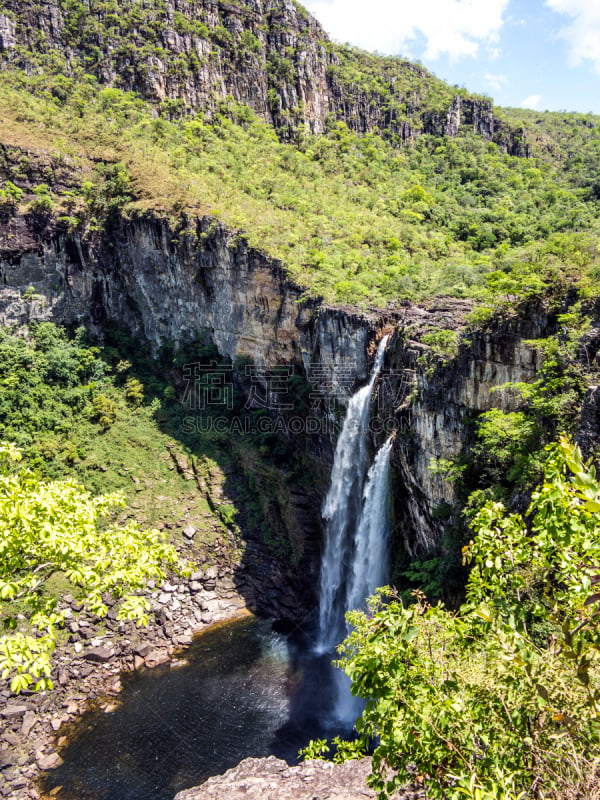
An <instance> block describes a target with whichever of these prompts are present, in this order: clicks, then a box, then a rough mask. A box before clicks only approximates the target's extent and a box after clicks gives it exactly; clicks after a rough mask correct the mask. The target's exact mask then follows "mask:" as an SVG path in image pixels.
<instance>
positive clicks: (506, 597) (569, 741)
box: [341, 438, 600, 800]
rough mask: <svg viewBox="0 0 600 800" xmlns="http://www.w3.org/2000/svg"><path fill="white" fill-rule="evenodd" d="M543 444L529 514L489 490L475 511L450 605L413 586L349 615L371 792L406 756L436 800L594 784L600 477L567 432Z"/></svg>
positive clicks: (599, 733) (555, 791)
mask: <svg viewBox="0 0 600 800" xmlns="http://www.w3.org/2000/svg"><path fill="white" fill-rule="evenodd" d="M548 450H549V454H548V459H547V461H546V464H545V470H544V481H543V483H542V485H541V486H540V487H539V488H538V489H537V491H536V492H535V493H534V494H533V496H532V501H531V506H530V508H529V511H528V515H527V517H526V518H523V517H522V516H521V515H519V514H508V513H507V512H506V509H505V508H504V507H503V506H502V504H499V503H488V504H487V505H485V506H484V507H483V508H482V509H481V511H480V512H479V513H478V515H477V517H476V518H475V521H474V525H473V528H474V531H475V533H476V536H475V538H474V540H473V541H472V542H471V543H470V544H469V545H468V546H467V547H466V548H465V550H464V555H465V559H466V560H468V561H469V562H470V563H471V564H472V570H471V573H470V577H469V580H468V585H467V599H466V602H465V604H464V605H463V607H462V608H461V610H460V612H459V613H458V614H452V613H450V612H448V611H447V610H445V609H444V608H443V607H442V606H441V605H438V606H435V607H432V606H431V605H429V604H428V603H427V601H426V599H425V597H424V595H422V594H421V593H417V596H416V603H415V604H414V605H412V606H409V607H405V606H404V605H403V604H402V603H401V602H399V601H398V599H397V598H395V597H393V596H392V597H391V600H390V601H389V602H388V601H387V600H386V599H385V593H381V594H380V596H379V597H378V598H375V599H373V600H372V602H371V606H370V613H368V614H365V613H362V612H353V613H352V614H351V621H352V623H353V624H354V626H355V628H354V631H353V633H352V634H351V635H350V636H349V637H348V638H347V639H346V641H345V642H344V644H343V646H342V654H343V655H342V660H341V664H342V665H343V666H344V668H345V670H346V672H347V673H348V675H349V676H350V678H351V679H352V691H353V693H354V694H356V695H358V696H360V697H363V698H365V699H366V700H367V704H366V709H365V711H364V713H363V715H362V717H361V718H360V719H359V720H358V722H357V730H358V731H359V733H360V735H361V738H362V740H363V744H365V745H366V744H367V743H369V742H372V741H375V742H376V743H377V745H376V747H375V750H374V756H373V774H372V776H371V778H370V782H371V785H372V786H373V787H374V788H375V789H376V790H377V791H378V793H379V797H380V798H384V797H386V796H388V795H389V794H391V793H392V791H393V790H394V789H396V788H398V787H399V786H401V785H402V784H403V783H404V782H405V781H406V780H407V779H408V778H409V777H410V767H409V765H410V763H412V764H416V766H417V769H418V773H419V774H420V775H421V776H423V779H424V781H425V783H426V787H427V796H428V797H429V798H432V799H435V798H459V797H471V798H479V799H480V800H492V798H493V799H494V800H498V799H499V798H505V800H509V798H515V797H525V796H527V797H535V798H544V797H560V798H567V797H568V798H576V797H582V798H583V797H586V798H588V797H590V796H592V795H593V792H594V791H596V792H597V791H598V789H599V787H600V771H599V769H598V762H599V759H598V742H599V737H600V714H599V712H600V688H599V677H600V626H599V623H600V609H599V605H598V604H599V603H600V593H599V592H596V591H595V590H594V586H595V585H596V584H600V537H598V533H597V525H598V512H600V483H599V482H598V479H597V477H596V473H595V470H594V467H593V466H591V465H590V464H589V463H587V464H586V463H584V461H583V459H582V455H581V452H580V451H579V449H578V448H577V447H575V446H574V445H573V444H571V443H570V442H569V441H568V440H567V439H566V438H561V439H560V441H559V442H558V443H557V444H554V445H552V446H550V447H549V448H548ZM526 519H527V520H530V521H529V523H527V522H526ZM388 594H389V592H388ZM593 796H596V795H593Z"/></svg>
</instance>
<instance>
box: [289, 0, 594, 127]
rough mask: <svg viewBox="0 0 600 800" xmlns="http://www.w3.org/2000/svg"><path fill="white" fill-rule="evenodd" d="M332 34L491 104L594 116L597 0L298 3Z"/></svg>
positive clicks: (345, 0) (319, 0)
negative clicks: (411, 62)
mask: <svg viewBox="0 0 600 800" xmlns="http://www.w3.org/2000/svg"><path fill="white" fill-rule="evenodd" d="M303 5H304V6H306V8H307V9H308V10H309V11H310V12H311V13H312V14H313V15H314V16H315V17H316V18H317V19H318V20H319V21H320V22H321V24H322V25H323V27H324V28H325V30H326V31H327V32H328V33H329V34H330V36H331V37H332V38H333V39H334V40H335V41H339V42H350V43H351V44H355V45H357V46H359V47H362V48H364V49H366V50H370V51H378V52H381V53H387V54H393V55H400V56H403V57H407V58H411V59H418V60H420V61H421V62H422V63H423V65H424V66H425V67H427V68H428V69H430V70H431V71H432V72H434V73H435V74H436V75H437V76H438V77H439V78H443V79H444V80H446V81H448V82H449V83H451V84H458V86H464V87H465V88H467V89H468V90H469V91H472V92H479V93H483V94H487V95H489V96H490V97H492V98H493V99H494V101H495V103H496V104H498V105H502V106H517V107H518V106H521V107H524V108H535V109H539V110H541V111H543V110H546V109H548V110H551V111H559V110H566V111H582V112H587V111H593V112H594V113H596V114H600V0H369V1H368V2H365V0H303Z"/></svg>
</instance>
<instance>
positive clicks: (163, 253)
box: [0, 214, 595, 571]
mask: <svg viewBox="0 0 600 800" xmlns="http://www.w3.org/2000/svg"><path fill="white" fill-rule="evenodd" d="M10 225H12V226H13V227H12V230H13V231H14V230H16V231H18V233H19V235H18V236H16V237H13V239H11V240H10V241H12V242H13V244H12V246H10V245H9V244H8V241H9V239H8V238H7V236H6V235H5V236H4V238H3V237H2V230H0V244H1V248H0V322H1V323H2V324H3V325H5V326H8V327H17V328H18V327H23V326H25V325H26V324H27V323H28V322H30V321H32V320H35V319H48V320H52V321H54V322H58V323H64V324H70V325H73V324H85V325H87V326H88V327H89V328H90V329H91V330H92V331H94V332H95V333H97V334H99V335H101V334H102V330H103V327H104V326H105V325H106V324H107V323H108V322H109V321H111V320H117V321H118V322H119V324H120V325H122V326H124V327H125V328H127V329H128V330H129V331H130V332H131V333H132V334H133V335H135V336H138V337H139V338H140V339H141V340H144V341H147V342H148V346H149V348H150V349H151V350H152V351H154V352H156V351H158V349H159V348H160V346H161V345H163V344H167V343H170V344H175V345H177V344H180V343H182V342H184V341H186V340H191V339H194V338H198V337H200V338H202V339H204V340H205V341H206V342H207V343H212V344H214V345H216V347H217V349H218V350H219V353H220V354H221V355H222V356H224V357H225V358H227V359H229V361H230V362H231V364H232V365H234V366H235V365H236V364H247V363H252V365H253V367H254V369H255V372H256V374H257V375H258V378H259V380H260V377H261V374H264V375H265V376H266V375H267V374H268V372H269V370H271V369H272V368H273V367H281V366H287V367H289V368H290V369H292V370H293V371H295V372H296V373H297V374H298V375H301V376H302V377H303V378H304V379H305V380H309V379H310V380H313V384H312V387H313V389H315V390H316V392H317V393H318V394H319V396H320V397H321V398H322V399H323V400H324V404H323V406H322V407H320V408H319V409H318V410H317V411H316V412H315V414H316V415H317V416H318V415H319V414H320V415H321V416H322V417H323V418H326V417H327V416H328V415H329V417H331V415H332V414H333V412H334V411H335V408H336V406H338V407H339V405H344V404H345V403H346V402H347V399H348V397H349V396H350V394H351V393H352V392H353V391H354V389H355V388H356V387H357V386H358V385H360V384H363V383H364V382H365V381H366V380H367V377H368V374H369V370H370V363H371V360H372V357H373V355H374V347H375V343H376V341H377V340H378V339H379V338H380V337H381V335H383V332H384V331H385V332H393V336H392V337H391V340H390V343H389V345H388V350H387V355H386V362H385V367H384V370H383V372H382V376H381V379H380V381H379V384H378V389H377V393H376V396H375V400H374V407H373V413H372V418H373V419H372V425H373V431H372V444H373V447H376V446H378V445H380V444H381V442H382V440H383V439H384V438H385V437H386V436H387V435H388V434H389V432H391V431H392V430H394V431H397V433H396V438H395V443H394V450H393V459H394V464H395V466H396V470H397V474H398V475H399V476H400V479H399V480H398V481H397V486H396V496H395V506H396V518H397V521H398V525H399V527H400V529H401V531H402V536H403V538H404V541H405V546H406V548H407V549H408V550H409V551H410V552H414V551H416V550H418V549H421V548H426V547H430V546H432V545H433V544H434V543H435V542H436V541H437V540H438V538H439V535H440V531H441V523H440V522H439V521H438V520H436V518H435V509H436V508H438V507H439V506H440V505H441V504H442V503H452V502H454V501H455V500H456V497H455V494H454V485H453V483H452V482H451V481H448V480H445V479H444V477H443V476H442V475H439V474H435V473H434V472H432V471H431V469H430V466H431V462H432V461H436V460H440V459H447V460H452V459H455V458H457V457H458V456H459V455H460V454H461V453H462V452H464V450H465V448H468V446H469V442H470V437H472V431H473V425H472V422H473V419H474V418H475V417H476V415H477V414H479V413H481V412H482V411H486V410H488V409H489V408H491V407H494V406H495V407H499V408H503V409H510V408H512V407H513V406H514V404H515V399H514V396H513V395H512V394H511V393H510V392H507V391H497V387H499V386H502V385H503V384H505V383H507V382H510V381H524V382H531V381H533V380H535V378H536V375H537V370H538V368H539V363H538V355H537V354H536V351H535V349H534V347H533V346H531V345H529V344H527V340H529V339H533V338H536V337H540V336H547V335H549V334H550V333H552V332H553V330H554V328H555V326H556V321H555V319H554V318H550V317H548V315H546V314H545V313H543V311H541V310H539V309H537V310H536V309H532V310H529V311H527V310H526V312H525V313H521V314H515V315H512V316H511V317H510V318H508V319H506V320H505V321H503V322H501V323H498V322H496V323H495V324H494V325H491V326H488V327H487V328H486V329H482V330H478V329H473V330H470V331H469V333H468V338H464V339H463V340H462V344H461V345H460V348H459V351H458V354H457V356H456V357H455V358H453V359H452V360H451V361H450V362H444V361H443V360H442V359H440V358H439V357H435V356H434V355H432V351H431V349H430V348H428V347H427V346H426V345H424V344H423V342H422V341H420V339H421V338H422V335H423V333H426V332H428V331H431V330H438V329H440V328H442V329H443V328H446V329H450V330H453V331H457V332H460V331H462V330H463V329H464V328H465V318H466V316H467V314H468V312H469V311H470V308H471V306H470V304H469V303H468V302H466V301H456V300H446V301H437V302H436V303H432V304H430V306H429V307H427V308H423V307H419V306H415V305H407V306H404V307H400V308H398V309H396V310H393V311H391V310H388V311H386V312H384V311H375V310H373V311H361V310H357V309H352V308H327V307H323V306H322V305H321V304H320V303H319V302H318V301H317V300H314V299H313V300H306V299H305V298H303V294H302V290H301V288H300V287H298V286H297V285H295V284H294V283H293V282H292V281H290V279H289V278H288V277H287V276H286V273H285V270H284V269H283V267H282V265H281V264H279V263H278V262H276V261H273V260H272V259H269V258H268V257H266V256H265V255H264V254H262V253H260V252H258V251H256V250H254V249H252V248H250V247H248V245H247V244H246V243H245V241H244V239H243V237H240V236H239V235H234V234H232V233H231V232H229V231H227V230H226V229H225V228H224V227H223V226H222V224H220V223H218V222H215V221H214V220H210V219H208V218H201V219H187V218H181V220H180V222H179V225H178V227H177V229H176V230H174V229H172V228H171V227H170V226H169V224H168V222H167V221H166V220H165V219H161V218H160V217H158V216H156V215H152V214H148V215H146V216H142V217H138V218H136V219H131V220H123V219H119V220H117V221H115V222H114V223H113V224H112V226H111V227H110V229H109V230H107V232H106V234H105V235H103V236H100V237H98V238H97V239H96V240H95V241H94V242H90V241H82V240H81V239H80V238H79V236H78V235H77V234H68V233H66V232H64V231H60V230H46V231H45V233H44V234H43V235H40V234H39V233H36V231H35V229H34V227H32V226H33V221H32V219H30V218H28V219H24V218H16V219H14V218H13V219H12V220H11V221H10ZM1 227H2V226H0V228H1ZM2 243H3V244H2ZM11 247H12V249H11ZM594 398H595V395H594V396H593V397H592V399H591V400H590V402H589V403H588V405H589V406H590V409H591V410H590V412H589V414H588V416H589V415H590V414H592V415H593V413H595V412H594V411H593V408H592V405H593V402H595V400H594ZM592 401H593V402H592ZM594 408H595V406H594ZM330 421H331V420H330ZM337 430H338V425H337V424H334V425H332V426H329V427H328V428H327V433H326V434H325V435H320V436H318V437H317V440H318V441H317V443H316V444H315V447H314V452H315V458H316V459H317V461H318V462H319V468H320V469H321V470H322V471H323V474H327V470H328V468H329V466H330V464H331V458H332V452H333V441H334V438H335V432H336V431H337ZM326 488H327V487H326V486H323V487H322V491H323V493H324V492H325V491H326ZM297 500H298V509H296V511H297V512H298V514H299V515H300V516H304V517H305V521H304V525H303V533H301V535H302V536H306V537H308V538H310V539H312V547H313V556H312V560H313V561H314V560H315V559H318V552H317V551H318V537H319V536H320V533H319V531H318V530H312V533H311V532H309V530H308V529H309V528H311V526H312V527H313V528H318V527H319V522H318V514H317V513H316V511H315V513H314V514H312V515H311V514H307V512H306V508H304V510H303V508H302V507H303V506H304V507H306V497H304V496H299V497H298V498H297ZM317 510H318V507H317ZM311 569H313V571H314V564H313V566H312V568H311Z"/></svg>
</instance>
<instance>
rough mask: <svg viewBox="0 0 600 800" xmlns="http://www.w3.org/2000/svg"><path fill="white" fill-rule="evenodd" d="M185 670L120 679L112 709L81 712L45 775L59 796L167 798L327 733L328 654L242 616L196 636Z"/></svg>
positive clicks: (79, 799) (289, 754) (291, 756)
mask: <svg viewBox="0 0 600 800" xmlns="http://www.w3.org/2000/svg"><path fill="white" fill-rule="evenodd" d="M185 657H186V658H187V660H188V661H189V665H188V666H183V667H179V668H177V669H171V668H170V667H169V666H168V665H165V666H164V667H158V668H156V669H154V670H148V671H145V672H143V673H141V674H132V675H126V676H123V691H122V693H121V695H120V696H119V707H118V709H117V710H115V711H113V712H112V713H109V714H106V713H102V712H88V713H86V714H85V715H84V716H83V717H82V719H81V722H80V723H79V724H78V727H77V730H76V732H75V733H74V735H73V737H72V739H71V741H70V743H69V744H68V745H67V746H66V748H64V750H63V751H62V752H61V756H62V758H63V759H64V764H63V765H62V766H60V767H59V768H58V769H55V770H53V771H52V772H51V773H48V775H47V776H46V781H45V784H44V789H45V790H46V791H50V790H52V789H54V788H56V787H57V786H61V787H62V789H61V790H60V791H59V792H58V794H57V795H56V796H57V798H58V799H59V800H171V799H172V798H173V797H174V795H175V794H176V793H177V792H178V791H181V789H185V788H188V787H190V786H194V785H197V784H198V783H201V782H202V781H204V780H206V778H208V777H210V776H211V775H217V774H220V773H222V772H224V771H225V770H227V769H229V768H230V767H232V766H234V765H235V764H237V763H238V762H239V761H241V760H242V759H243V758H247V757H248V756H267V755H276V756H278V757H280V758H284V759H285V760H286V761H288V763H295V762H296V761H297V754H298V749H299V748H300V747H303V746H305V745H306V744H307V743H308V741H309V740H310V739H311V738H317V737H324V736H330V735H332V733H333V734H335V732H340V731H332V730H331V726H330V725H329V724H328V723H327V720H328V719H329V718H330V716H331V703H332V700H331V697H332V682H333V675H332V668H331V667H330V666H329V663H330V656H321V657H317V656H315V655H312V654H311V652H310V648H309V647H308V646H307V643H306V642H305V641H303V640H302V638H301V637H298V636H284V635H282V634H278V633H275V632H274V631H273V630H272V626H271V624H270V623H269V622H267V621H264V620H263V621H261V620H257V619H254V618H250V619H244V620H241V621H238V622H235V623H232V624H229V625H226V626H223V627H220V628H217V629H215V630H212V631H209V632H207V633H205V634H204V635H202V636H200V637H199V638H198V639H197V640H196V641H195V642H194V644H192V645H191V647H190V648H188V650H187V651H186V653H185Z"/></svg>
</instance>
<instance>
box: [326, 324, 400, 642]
mask: <svg viewBox="0 0 600 800" xmlns="http://www.w3.org/2000/svg"><path fill="white" fill-rule="evenodd" d="M387 340H388V337H387V336H385V337H384V338H383V339H382V340H381V342H380V343H379V346H378V348H377V355H376V357H375V364H374V365H373V371H372V373H371V377H370V380H369V383H368V384H367V385H366V386H363V388H362V389H359V390H358V392H356V394H354V395H353V396H352V397H351V398H350V402H349V403H348V410H347V412H346V418H345V420H344V425H343V428H342V432H341V434H340V437H339V439H338V442H337V446H336V449H335V456H334V459H333V468H332V470H331V486H330V488H329V492H328V493H327V497H326V498H325V503H324V506H323V518H324V520H325V522H326V532H325V552H324V553H323V560H322V562H321V580H320V608H319V640H318V645H317V649H318V651H319V652H322V653H324V652H327V651H329V650H331V649H332V648H333V647H335V645H337V644H339V642H340V641H341V640H342V639H343V637H344V635H345V633H346V623H345V614H346V611H347V610H348V605H347V599H348V591H349V587H350V586H351V584H353V583H354V582H355V581H354V580H353V574H354V571H355V559H356V554H357V542H356V533H357V530H358V527H360V526H359V522H360V521H361V517H362V513H363V487H364V483H365V476H366V473H367V466H368V453H367V434H368V428H369V405H370V401H371V394H372V392H373V386H374V384H375V381H376V379H377V376H378V375H379V372H380V370H381V367H382V364H383V358H384V354H385V347H386V344H387ZM388 455H389V453H388ZM357 591H358V588H357ZM365 597H366V595H365V596H363V598H362V600H361V604H362V601H364V599H365Z"/></svg>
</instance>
